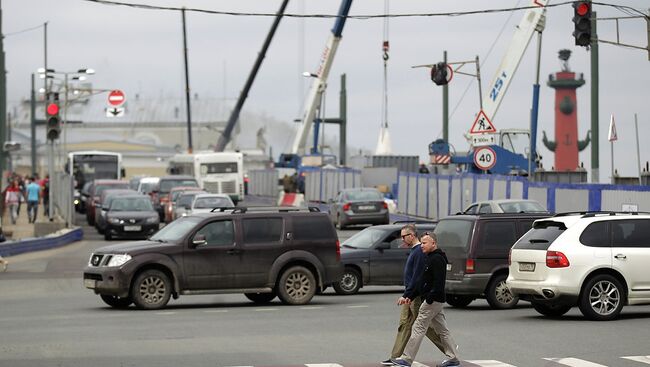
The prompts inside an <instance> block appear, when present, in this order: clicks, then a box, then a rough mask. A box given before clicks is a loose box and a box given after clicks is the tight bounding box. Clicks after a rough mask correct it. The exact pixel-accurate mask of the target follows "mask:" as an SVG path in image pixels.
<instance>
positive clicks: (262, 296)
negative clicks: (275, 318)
mask: <svg viewBox="0 0 650 367" xmlns="http://www.w3.org/2000/svg"><path fill="white" fill-rule="evenodd" d="M244 295H245V296H246V298H248V299H249V300H251V301H253V302H254V303H261V304H264V303H269V302H271V301H272V300H273V299H274V298H275V297H276V296H277V294H275V293H244Z"/></svg>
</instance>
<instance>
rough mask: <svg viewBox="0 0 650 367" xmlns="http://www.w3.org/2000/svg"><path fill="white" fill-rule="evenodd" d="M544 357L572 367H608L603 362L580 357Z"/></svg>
mask: <svg viewBox="0 0 650 367" xmlns="http://www.w3.org/2000/svg"><path fill="white" fill-rule="evenodd" d="M543 359H545V360H547V361H551V362H555V363H558V364H563V365H565V366H571V367H607V366H605V365H602V364H598V363H594V362H589V361H585V360H584V359H579V358H543Z"/></svg>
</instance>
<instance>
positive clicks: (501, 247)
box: [478, 221, 518, 256]
mask: <svg viewBox="0 0 650 367" xmlns="http://www.w3.org/2000/svg"><path fill="white" fill-rule="evenodd" d="M515 224H516V223H515V222H510V221H507V222H506V221H487V222H485V223H484V224H483V226H482V228H481V230H480V231H479V246H480V248H479V251H478V252H479V253H480V254H481V255H494V256H500V255H504V254H505V255H507V254H508V251H510V248H511V247H512V245H514V244H515V242H516V241H517V238H518V236H517V229H516V227H515Z"/></svg>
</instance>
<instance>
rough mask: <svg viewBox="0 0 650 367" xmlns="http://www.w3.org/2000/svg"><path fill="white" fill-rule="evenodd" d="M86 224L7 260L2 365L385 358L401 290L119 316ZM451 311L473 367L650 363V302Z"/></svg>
mask: <svg viewBox="0 0 650 367" xmlns="http://www.w3.org/2000/svg"><path fill="white" fill-rule="evenodd" d="M85 229H86V233H87V234H88V235H87V236H86V237H85V238H86V239H90V240H84V241H82V242H78V243H75V244H71V245H69V246H66V247H63V248H59V249H56V250H50V251H45V252H38V253H31V254H25V255H20V256H16V257H13V258H10V261H11V263H10V265H9V271H8V272H7V273H0V328H1V331H0V366H12V367H14V366H30V367H31V366H98V367H101V366H152V367H153V366H155V367H160V366H187V367H194V366H295V365H303V366H304V365H305V364H309V365H317V366H315V367H328V366H331V367H335V366H337V365H341V366H346V367H347V366H379V364H378V362H379V361H380V360H383V359H385V358H387V357H388V353H389V351H390V349H391V347H392V343H393V340H394V337H395V331H396V327H397V321H398V315H399V309H398V307H397V306H396V305H395V300H396V299H397V298H398V297H399V295H400V287H367V288H363V289H362V290H361V292H360V293H359V294H357V295H353V296H338V295H335V294H334V293H333V291H332V290H331V289H328V290H327V291H326V292H325V294H323V295H320V296H316V297H315V298H314V299H313V301H312V302H311V303H310V304H309V305H307V306H284V305H282V304H281V303H280V302H279V301H278V300H277V299H276V300H275V301H274V302H273V303H271V304H270V305H267V306H264V307H260V306H256V305H254V304H253V303H252V302H250V301H248V300H247V299H246V298H245V297H244V296H243V295H213V296H184V297H181V298H180V299H179V300H172V301H171V302H170V304H169V306H168V307H167V308H166V309H163V310H159V311H139V310H136V309H135V308H133V307H132V308H131V309H128V310H114V309H111V308H109V307H108V306H106V305H105V304H104V303H103V302H102V301H101V300H100V299H99V297H98V296H96V295H94V294H93V293H92V292H91V291H90V290H87V289H85V288H83V285H82V269H83V267H84V266H85V264H86V262H87V261H88V257H89V255H90V253H91V252H92V251H93V250H94V249H95V248H97V247H99V246H103V245H105V244H106V242H104V241H102V240H100V237H99V236H97V235H95V234H93V232H92V229H90V228H89V227H86V228H85ZM358 230H359V229H353V230H349V231H343V232H340V236H341V238H342V239H344V238H347V237H349V236H350V235H352V234H353V233H356V232H357V231H358ZM445 312H446V315H447V321H448V324H449V327H450V329H451V332H452V334H453V336H454V338H455V339H456V341H457V343H458V344H459V345H460V356H461V358H462V359H463V361H464V362H463V365H464V366H491V367H508V366H511V367H512V366H516V367H542V366H545V367H546V366H575V367H599V366H617V367H618V366H621V367H634V366H636V367H643V366H644V365H645V366H647V365H650V357H644V356H647V355H649V354H650V306H636V307H626V308H625V309H624V310H623V314H622V318H621V319H620V320H617V321H613V322H591V321H587V320H585V319H583V318H582V316H581V315H580V313H579V311H578V310H577V309H574V310H572V311H570V312H569V313H568V314H567V315H566V316H565V317H562V318H561V319H547V318H543V317H541V316H539V315H538V314H537V313H536V312H535V311H534V310H533V309H532V308H530V307H529V306H528V304H525V303H522V304H521V305H520V307H518V308H516V309H514V310H506V311H494V310H491V309H489V307H488V306H487V303H486V302H485V301H482V300H477V301H475V302H474V303H472V304H471V305H470V307H469V308H467V309H454V308H446V309H445ZM626 356H637V357H639V359H641V361H633V360H628V359H623V358H622V357H626ZM442 358H443V355H442V354H441V353H440V352H438V351H437V350H434V347H433V346H432V344H431V343H430V342H429V341H427V340H425V341H424V342H423V344H422V348H421V350H420V353H419V354H418V356H417V358H416V359H417V360H418V361H421V362H422V363H424V364H426V365H429V366H434V365H435V363H436V362H439V361H440V360H441V359H442ZM545 358H564V359H563V360H562V361H560V362H561V363H560V362H557V361H551V360H547V359H545ZM643 358H645V359H643ZM642 361H645V362H642ZM589 362H590V363H591V364H590V363H589Z"/></svg>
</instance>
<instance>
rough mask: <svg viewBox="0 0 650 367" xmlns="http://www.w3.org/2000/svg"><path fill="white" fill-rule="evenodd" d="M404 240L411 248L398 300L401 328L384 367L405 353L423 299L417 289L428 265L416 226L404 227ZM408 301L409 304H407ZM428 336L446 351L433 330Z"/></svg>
mask: <svg viewBox="0 0 650 367" xmlns="http://www.w3.org/2000/svg"><path fill="white" fill-rule="evenodd" d="M401 235H402V240H403V241H404V244H405V245H407V246H408V247H410V248H411V251H410V253H409V257H408V259H407V260H406V265H405V266H404V294H403V295H402V296H401V297H400V298H399V299H398V300H397V304H398V305H399V306H400V315H399V326H398V327H397V336H396V337H395V344H394V345H393V350H392V351H391V354H390V358H389V359H387V360H385V361H382V362H381V364H382V365H384V366H392V365H393V360H395V359H397V358H398V357H400V356H401V355H402V353H403V352H404V347H406V343H407V342H408V341H409V338H410V337H411V328H412V326H413V323H414V322H415V319H416V317H417V316H418V311H419V309H420V305H421V304H422V298H421V297H419V296H417V294H416V293H417V292H418V291H417V288H418V284H419V283H420V277H421V276H422V273H424V268H425V265H426V255H425V254H424V252H422V250H421V249H420V242H419V241H418V237H417V232H416V231H415V225H413V224H407V225H405V226H404V227H402V231H401ZM407 300H408V302H407ZM426 336H427V337H428V338H429V339H430V340H431V341H432V342H433V343H434V344H435V345H436V346H438V349H440V351H444V349H443V346H442V344H441V343H440V338H439V337H438V335H437V334H436V333H435V332H434V330H433V329H431V330H428V331H426Z"/></svg>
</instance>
